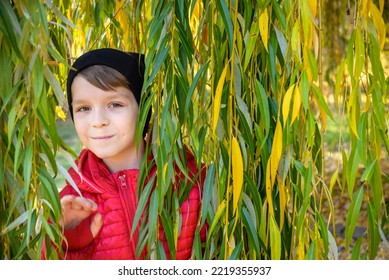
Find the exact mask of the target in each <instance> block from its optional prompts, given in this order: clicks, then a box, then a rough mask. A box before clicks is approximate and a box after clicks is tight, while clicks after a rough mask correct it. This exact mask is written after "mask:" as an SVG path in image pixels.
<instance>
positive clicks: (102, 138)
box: [91, 135, 113, 140]
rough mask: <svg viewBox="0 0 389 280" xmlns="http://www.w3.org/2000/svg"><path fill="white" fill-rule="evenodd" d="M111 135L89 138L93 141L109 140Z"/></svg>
mask: <svg viewBox="0 0 389 280" xmlns="http://www.w3.org/2000/svg"><path fill="white" fill-rule="evenodd" d="M112 137H113V135H107V136H93V137H91V138H92V139H93V140H108V139H111V138H112Z"/></svg>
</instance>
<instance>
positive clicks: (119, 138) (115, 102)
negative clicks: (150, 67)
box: [60, 48, 204, 259]
mask: <svg viewBox="0 0 389 280" xmlns="http://www.w3.org/2000/svg"><path fill="white" fill-rule="evenodd" d="M143 60H144V57H143V55H139V54H136V53H126V52H122V51H119V50H115V49H108V48H106V49H98V50H93V51H90V52H87V53H85V54H83V55H82V56H81V57H79V58H78V59H77V60H76V61H75V63H74V64H73V68H74V69H75V70H70V71H69V75H68V81H67V95H68V103H69V108H70V113H71V116H72V119H73V122H74V125H75V128H76V132H77V134H78V136H79V138H80V140H81V142H82V144H83V145H84V147H85V149H83V150H82V151H81V153H80V156H79V159H78V161H77V164H78V171H76V170H73V169H71V170H70V171H69V173H70V175H71V176H72V178H73V180H74V181H75V183H76V184H77V187H78V189H79V190H80V192H81V194H82V196H80V195H79V194H78V192H77V191H76V190H74V188H73V187H72V186H71V185H70V184H68V185H67V186H66V187H65V188H64V189H63V190H62V191H61V193H60V197H61V205H62V211H63V218H62V220H61V226H62V227H63V229H64V234H65V237H66V241H65V242H64V245H63V247H64V251H65V258H66V259H135V258H136V255H135V251H136V244H137V240H138V231H137V230H135V234H134V235H133V236H132V237H131V235H130V234H131V231H132V222H133V218H134V215H135V211H136V208H137V199H138V198H137V196H136V186H137V179H138V172H139V166H140V162H141V160H142V157H143V155H144V151H145V143H144V142H143V141H141V142H142V143H140V145H139V146H138V147H137V146H136V144H135V130H136V123H137V118H138V112H139V103H140V98H141V91H142V86H143V76H144V62H143ZM187 164H188V168H189V170H190V171H191V173H192V175H193V177H195V178H197V177H196V174H197V173H198V170H197V168H196V163H195V160H194V157H193V155H191V154H189V153H187ZM177 170H178V169H177ZM154 172H155V170H154ZM203 175H204V174H200V176H198V179H197V181H196V183H195V184H194V186H193V187H192V189H191V190H190V192H189V195H188V198H187V199H186V200H185V201H184V202H183V204H182V205H181V207H180V213H181V215H182V226H181V231H180V235H179V238H178V242H177V252H176V259H188V258H190V256H191V252H192V244H193V238H194V233H195V230H196V226H197V223H198V218H199V211H200V199H201V198H200V190H201V188H202V186H201V182H202V180H203V178H202V177H203ZM188 185H189V184H188ZM190 185H191V184H190ZM159 232H160V233H162V234H160V240H162V243H163V245H164V248H165V251H166V255H167V257H168V258H169V257H170V255H169V252H168V250H167V243H166V241H163V239H164V238H163V229H162V231H161V228H160V230H159ZM142 257H144V254H143V255H142V256H141V258H142Z"/></svg>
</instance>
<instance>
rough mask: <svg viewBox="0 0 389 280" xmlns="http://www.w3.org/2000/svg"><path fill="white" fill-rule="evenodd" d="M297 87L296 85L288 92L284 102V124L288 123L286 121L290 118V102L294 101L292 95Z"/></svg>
mask: <svg viewBox="0 0 389 280" xmlns="http://www.w3.org/2000/svg"><path fill="white" fill-rule="evenodd" d="M295 86H296V84H294V85H292V86H291V87H289V88H288V90H287V91H286V93H285V96H284V100H283V102H282V118H283V120H284V124H285V123H286V120H287V119H288V116H289V109H290V100H291V99H292V94H293V90H294V88H295Z"/></svg>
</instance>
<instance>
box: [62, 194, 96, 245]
mask: <svg viewBox="0 0 389 280" xmlns="http://www.w3.org/2000/svg"><path fill="white" fill-rule="evenodd" d="M61 206H62V214H63V218H62V219H61V220H60V225H61V226H62V227H63V228H64V229H73V228H75V227H76V226H77V225H78V224H79V223H80V222H81V221H82V220H84V219H86V218H88V217H89V216H90V215H91V214H92V213H94V212H96V211H97V204H96V203H95V202H94V201H93V200H91V199H87V198H83V197H80V196H74V195H65V196H63V197H62V198H61ZM102 225H103V219H102V217H101V214H100V213H97V214H96V215H95V216H94V217H93V219H92V222H91V225H90V229H91V232H92V235H93V237H95V236H96V235H97V234H98V233H99V231H100V229H101V227H102Z"/></svg>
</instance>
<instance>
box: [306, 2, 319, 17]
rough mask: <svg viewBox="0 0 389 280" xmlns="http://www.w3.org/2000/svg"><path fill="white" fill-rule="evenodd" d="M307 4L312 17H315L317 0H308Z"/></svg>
mask: <svg viewBox="0 0 389 280" xmlns="http://www.w3.org/2000/svg"><path fill="white" fill-rule="evenodd" d="M308 4H309V8H310V9H311V13H312V18H315V17H316V14H317V0H309V1H308Z"/></svg>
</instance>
